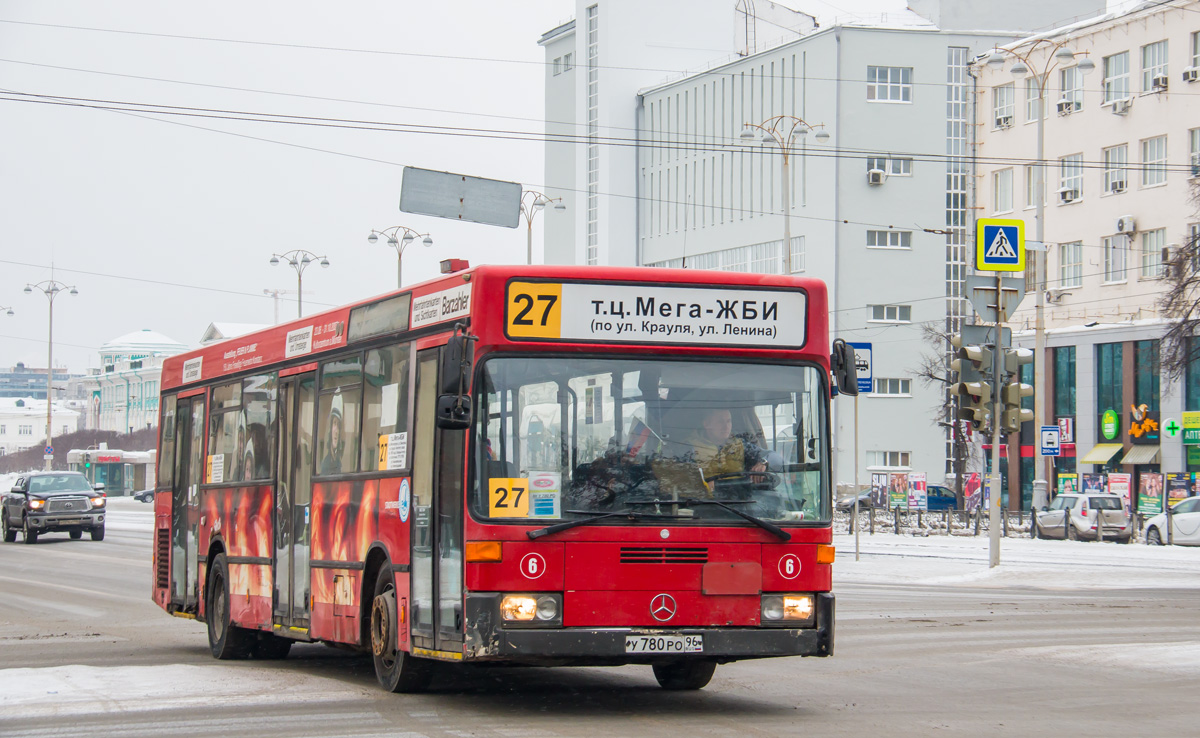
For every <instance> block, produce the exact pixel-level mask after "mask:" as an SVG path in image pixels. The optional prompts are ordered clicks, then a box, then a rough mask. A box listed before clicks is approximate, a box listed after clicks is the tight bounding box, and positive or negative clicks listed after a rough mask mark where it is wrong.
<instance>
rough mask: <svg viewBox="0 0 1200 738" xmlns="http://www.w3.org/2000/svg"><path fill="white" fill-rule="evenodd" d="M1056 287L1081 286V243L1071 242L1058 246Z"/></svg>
mask: <svg viewBox="0 0 1200 738" xmlns="http://www.w3.org/2000/svg"><path fill="white" fill-rule="evenodd" d="M1058 286H1059V287H1062V288H1068V287H1082V286H1083V242H1082V241H1072V242H1071V243H1063V244H1059V246H1058Z"/></svg>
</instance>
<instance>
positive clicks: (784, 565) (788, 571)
mask: <svg viewBox="0 0 1200 738" xmlns="http://www.w3.org/2000/svg"><path fill="white" fill-rule="evenodd" d="M779 576H781V577H783V578H784V579H795V578H796V577H798V576H800V557H798V556H796V554H785V555H784V556H783V557H782V558H780V559H779Z"/></svg>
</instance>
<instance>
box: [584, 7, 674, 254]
mask: <svg viewBox="0 0 1200 738" xmlns="http://www.w3.org/2000/svg"><path fill="white" fill-rule="evenodd" d="M599 33H600V20H599V17H598V7H597V6H595V5H591V6H589V7H588V9H587V137H588V144H587V221H586V223H587V225H586V231H585V233H586V236H587V242H586V245H585V248H586V250H585V252H584V261H585V263H587V264H588V265H595V264H598V263H599V262H600V142H599V140H598V136H599V134H600V92H599V81H600V77H599V75H600V59H599V55H600V44H599ZM668 199H669V198H668Z"/></svg>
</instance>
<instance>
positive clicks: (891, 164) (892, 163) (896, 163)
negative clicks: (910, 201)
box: [886, 159, 912, 177]
mask: <svg viewBox="0 0 1200 738" xmlns="http://www.w3.org/2000/svg"><path fill="white" fill-rule="evenodd" d="M886 171H887V173H888V174H890V175H891V176H893V177H911V176H912V159H888V168H887V170H886Z"/></svg>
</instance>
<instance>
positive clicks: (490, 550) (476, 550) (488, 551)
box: [466, 541, 501, 563]
mask: <svg viewBox="0 0 1200 738" xmlns="http://www.w3.org/2000/svg"><path fill="white" fill-rule="evenodd" d="M466 554H467V561H468V562H474V563H482V562H488V561H499V560H500V558H501V557H500V541H467V551H466Z"/></svg>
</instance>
